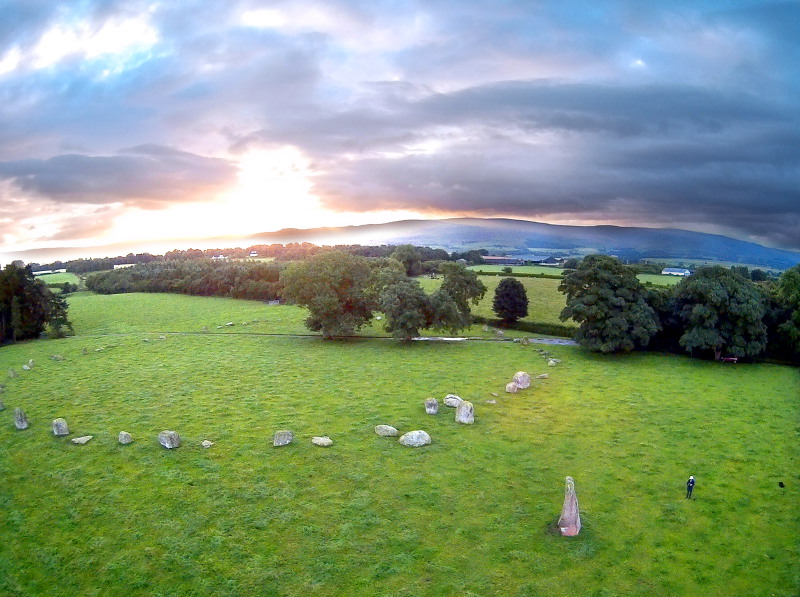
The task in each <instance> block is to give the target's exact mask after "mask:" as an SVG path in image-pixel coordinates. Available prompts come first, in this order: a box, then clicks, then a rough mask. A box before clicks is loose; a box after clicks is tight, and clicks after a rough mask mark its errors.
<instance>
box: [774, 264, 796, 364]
mask: <svg viewBox="0 0 800 597" xmlns="http://www.w3.org/2000/svg"><path fill="white" fill-rule="evenodd" d="M775 294H776V299H777V302H778V305H779V308H780V309H781V317H780V319H781V320H782V321H781V323H780V324H779V325H778V334H779V336H780V340H781V343H782V344H783V345H785V346H786V348H787V352H789V353H791V355H792V356H794V357H795V358H797V357H798V356H800V264H798V265H795V266H794V267H792V268H789V269H787V270H786V271H785V272H783V273H782V274H781V277H780V279H779V280H778V286H777V291H776V293H775Z"/></svg>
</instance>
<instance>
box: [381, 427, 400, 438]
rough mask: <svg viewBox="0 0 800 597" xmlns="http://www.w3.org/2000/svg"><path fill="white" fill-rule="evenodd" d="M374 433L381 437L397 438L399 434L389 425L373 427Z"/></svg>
mask: <svg viewBox="0 0 800 597" xmlns="http://www.w3.org/2000/svg"><path fill="white" fill-rule="evenodd" d="M375 433H377V434H378V435H381V436H383V437H397V436H398V435H400V432H399V431H398V430H397V429H395V428H394V427H392V426H391V425H375Z"/></svg>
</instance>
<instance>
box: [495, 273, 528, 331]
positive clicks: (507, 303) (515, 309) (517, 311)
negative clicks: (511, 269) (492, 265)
mask: <svg viewBox="0 0 800 597" xmlns="http://www.w3.org/2000/svg"><path fill="white" fill-rule="evenodd" d="M492 309H493V310H494V312H495V313H496V314H497V316H498V317H499V318H500V319H501V320H502V321H503V322H505V323H513V322H515V321H516V320H517V319H521V318H522V317H525V316H527V315H528V293H527V292H526V291H525V286H524V285H523V284H522V282H520V281H519V280H517V279H516V278H503V279H502V280H500V284H498V285H497V288H496V289H495V291H494V300H493V301H492Z"/></svg>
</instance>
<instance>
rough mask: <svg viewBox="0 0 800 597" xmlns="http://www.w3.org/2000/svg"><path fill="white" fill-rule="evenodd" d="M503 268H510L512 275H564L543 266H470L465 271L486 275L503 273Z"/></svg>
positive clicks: (554, 269) (556, 269)
mask: <svg viewBox="0 0 800 597" xmlns="http://www.w3.org/2000/svg"><path fill="white" fill-rule="evenodd" d="M504 267H510V268H511V271H512V275H513V274H546V275H548V276H560V275H562V274H563V273H564V270H563V269H560V268H557V267H546V266H544V265H470V266H469V267H468V268H467V269H471V270H474V271H483V272H487V273H492V272H494V273H498V274H500V273H503V268H504Z"/></svg>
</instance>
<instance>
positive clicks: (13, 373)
mask: <svg viewBox="0 0 800 597" xmlns="http://www.w3.org/2000/svg"><path fill="white" fill-rule="evenodd" d="M8 376H9V377H10V378H11V379H16V378H17V377H19V373H17V372H16V371H15V370H14V369H9V370H8Z"/></svg>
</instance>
